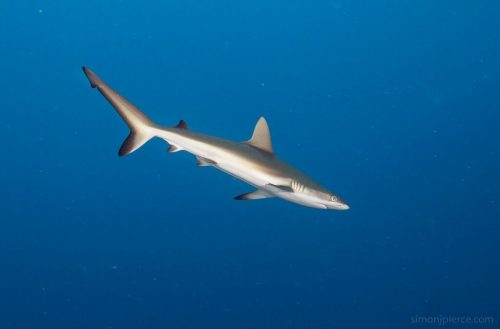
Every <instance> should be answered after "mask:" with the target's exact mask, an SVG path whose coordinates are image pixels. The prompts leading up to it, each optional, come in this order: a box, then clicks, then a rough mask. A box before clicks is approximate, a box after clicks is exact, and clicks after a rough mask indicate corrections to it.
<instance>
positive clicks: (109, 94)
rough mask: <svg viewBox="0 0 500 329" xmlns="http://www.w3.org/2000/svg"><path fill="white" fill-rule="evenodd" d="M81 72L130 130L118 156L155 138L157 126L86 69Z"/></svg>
mask: <svg viewBox="0 0 500 329" xmlns="http://www.w3.org/2000/svg"><path fill="white" fill-rule="evenodd" d="M83 72H84V73H85V75H86V76H87V78H88V79H89V81H90V86H91V87H92V88H97V89H98V90H99V92H100V93H101V94H102V95H103V96H104V97H105V98H106V99H107V100H108V102H109V103H111V105H112V106H113V107H114V108H115V110H116V112H117V113H118V114H119V115H120V116H121V117H122V119H123V120H124V121H125V123H126V124H127V125H128V127H129V128H130V134H129V135H128V137H127V138H126V139H125V141H124V142H123V144H122V146H121V148H120V151H119V152H118V154H119V155H120V156H124V155H127V154H130V153H132V152H134V151H135V150H137V149H138V148H140V147H141V146H142V145H144V144H145V143H146V142H147V141H149V140H150V139H151V138H153V137H155V130H156V128H157V125H156V124H155V123H154V122H153V121H151V120H150V119H149V118H148V117H147V116H146V115H144V113H142V112H141V111H140V110H139V109H138V108H137V107H135V106H134V105H133V104H132V103H130V102H129V101H128V100H127V99H125V97H123V96H122V95H120V94H119V93H117V92H116V91H115V90H113V89H112V88H111V87H110V86H108V85H107V84H106V83H105V82H104V81H102V80H101V79H100V78H99V77H98V76H97V75H96V74H95V73H94V72H92V71H91V70H89V69H88V68H87V67H85V66H84V67H83Z"/></svg>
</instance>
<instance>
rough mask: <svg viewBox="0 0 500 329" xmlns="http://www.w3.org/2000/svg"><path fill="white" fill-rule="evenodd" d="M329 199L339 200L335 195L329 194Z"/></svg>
mask: <svg viewBox="0 0 500 329" xmlns="http://www.w3.org/2000/svg"><path fill="white" fill-rule="evenodd" d="M330 201H339V198H337V197H336V196H335V195H330Z"/></svg>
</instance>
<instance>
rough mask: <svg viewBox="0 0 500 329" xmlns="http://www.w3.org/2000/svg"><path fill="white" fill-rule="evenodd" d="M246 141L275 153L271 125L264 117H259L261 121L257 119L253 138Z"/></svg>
mask: <svg viewBox="0 0 500 329" xmlns="http://www.w3.org/2000/svg"><path fill="white" fill-rule="evenodd" d="M246 143H247V144H250V145H252V146H254V147H256V148H259V149H261V150H264V151H266V152H269V153H274V150H273V144H272V143H271V133H270V132H269V126H268V125H267V121H266V119H265V118H264V117H260V118H259V121H257V124H256V125H255V129H254V131H253V135H252V138H250V139H249V140H248V141H246Z"/></svg>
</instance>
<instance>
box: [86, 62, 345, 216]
mask: <svg viewBox="0 0 500 329" xmlns="http://www.w3.org/2000/svg"><path fill="white" fill-rule="evenodd" d="M83 70H84V72H85V74H86V76H87V78H88V79H89V81H90V84H91V86H92V87H93V88H97V89H98V90H99V91H100V92H101V94H102V95H103V96H104V97H105V98H106V99H107V100H108V101H109V102H110V103H111V105H112V106H113V107H114V108H115V110H116V111H117V112H118V114H119V115H120V116H121V117H122V118H123V120H124V121H125V122H126V123H127V125H128V126H129V128H130V135H129V136H128V137H127V139H126V140H125V142H124V143H123V145H122V147H121V148H120V151H119V155H120V156H124V155H127V154H130V153H132V152H134V151H135V150H137V149H138V148H139V147H141V146H142V145H144V144H145V143H146V142H147V141H148V140H150V139H152V138H154V137H158V138H161V139H163V140H165V141H166V142H167V143H168V144H170V147H169V148H168V151H169V152H177V151H187V152H189V153H191V154H193V155H195V156H196V158H197V160H198V162H197V164H198V165H199V166H213V167H215V168H217V169H219V170H221V171H223V172H225V173H227V174H229V175H232V176H234V177H236V178H238V179H240V180H242V181H244V182H246V183H248V184H250V185H252V186H254V187H255V190H254V191H252V192H249V193H246V194H242V195H240V196H237V197H236V198H235V199H237V200H252V199H263V198H270V197H279V198H281V199H284V200H287V201H290V202H294V203H297V204H300V205H303V206H308V207H313V208H319V209H336V210H346V209H349V206H348V205H347V204H346V203H345V202H344V201H342V200H341V199H340V198H339V197H337V196H335V195H334V194H333V193H331V192H330V191H328V190H327V189H326V188H324V187H322V186H321V185H319V184H318V183H316V182H315V181H313V180H312V179H311V178H309V177H307V176H306V175H304V174H303V173H302V172H300V171H299V170H297V169H295V168H294V167H292V166H290V165H289V164H287V163H286V162H284V161H282V160H280V159H279V158H278V157H277V156H276V155H275V154H274V150H273V147H272V143H271V135H270V133H269V127H268V125H267V122H266V120H265V119H264V118H263V117H261V118H260V119H259V121H258V122H257V125H256V126H255V130H254V133H253V135H252V138H251V139H250V140H248V141H246V142H242V143H237V142H232V141H228V140H224V139H221V138H217V137H213V136H208V135H205V134H201V133H198V132H195V131H193V130H191V129H189V128H188V127H187V124H186V123H185V122H184V121H183V120H181V121H180V122H179V124H177V125H176V126H174V127H162V126H159V125H157V124H155V123H154V122H152V121H151V120H150V119H149V118H148V117H146V116H145V115H144V113H142V112H141V111H140V110H139V109H138V108H137V107H135V106H134V105H133V104H132V103H130V102H129V101H127V100H126V99H125V98H124V97H123V96H121V95H120V94H118V93H117V92H116V91H114V90H113V89H112V88H111V87H109V86H108V85H107V84H106V83H105V82H104V81H102V80H101V79H100V78H99V77H98V76H97V75H96V74H95V73H93V72H92V71H91V70H89V69H88V68H86V67H84V68H83Z"/></svg>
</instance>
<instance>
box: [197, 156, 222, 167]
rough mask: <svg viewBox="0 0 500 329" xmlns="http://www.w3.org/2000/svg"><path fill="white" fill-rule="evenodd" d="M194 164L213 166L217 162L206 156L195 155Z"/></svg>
mask: <svg viewBox="0 0 500 329" xmlns="http://www.w3.org/2000/svg"><path fill="white" fill-rule="evenodd" d="M196 165H197V166H198V167H207V166H215V165H217V162H215V161H213V160H210V159H207V158H204V157H200V156H197V157H196Z"/></svg>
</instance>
